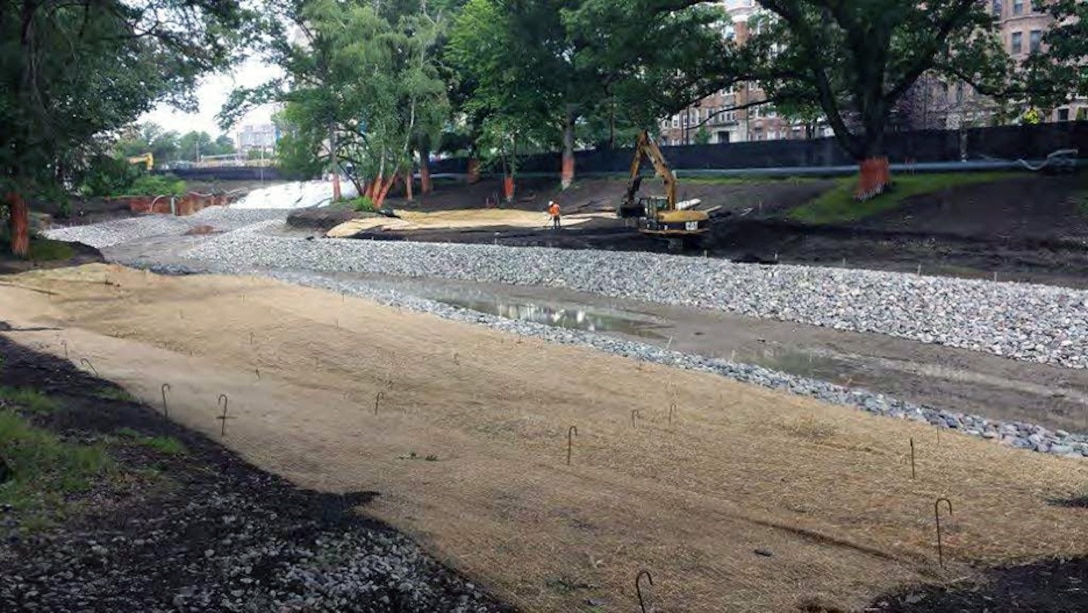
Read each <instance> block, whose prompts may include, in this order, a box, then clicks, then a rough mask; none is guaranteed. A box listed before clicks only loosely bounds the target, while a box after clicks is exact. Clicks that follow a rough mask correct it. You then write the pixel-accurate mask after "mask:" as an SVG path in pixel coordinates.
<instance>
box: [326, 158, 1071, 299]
mask: <svg viewBox="0 0 1088 613" xmlns="http://www.w3.org/2000/svg"><path fill="white" fill-rule="evenodd" d="M625 185H626V183H625V181H624V180H622V179H619V178H613V179H609V178H596V179H592V178H591V179H580V180H578V181H576V182H575V184H574V186H573V187H571V188H570V189H568V190H566V191H560V190H559V189H558V185H557V181H556V180H555V179H536V178H531V179H522V180H521V181H519V183H518V186H519V189H518V193H517V197H516V198H515V200H514V202H512V203H509V204H501V205H496V203H497V202H499V194H500V185H499V183H498V181H496V180H490V179H485V180H483V181H481V182H480V183H478V184H475V185H464V184H462V183H455V182H441V183H438V184H437V187H436V189H435V191H434V193H432V194H430V195H428V196H418V197H417V198H416V199H415V200H414V201H413V202H407V201H405V200H403V199H391V200H390V201H388V205H389V206H391V207H392V208H394V209H395V210H398V211H404V212H406V214H407V215H406V217H410V216H411V215H413V214H416V215H417V217H416V218H415V219H409V221H411V222H412V223H411V224H409V225H405V224H403V223H396V222H390V221H388V220H386V221H384V222H383V221H382V220H380V219H379V220H375V221H371V222H368V223H366V224H363V226H361V227H359V228H356V229H355V230H356V231H355V232H354V233H355V234H356V236H357V237H358V238H364V239H381V240H415V241H431V242H460V243H498V244H504V245H543V246H552V247H557V248H570V249H606V250H609V249H610V250H624V251H666V250H667V249H668V245H667V244H666V242H664V241H661V240H657V239H653V238H649V237H645V236H642V235H639V234H638V233H637V232H636V231H635V230H634V229H632V228H630V227H628V226H627V225H626V224H625V223H624V221H622V220H619V219H615V218H608V217H607V215H606V216H602V215H601V214H602V213H605V214H607V213H609V212H611V211H614V210H615V208H616V207H617V205H618V203H619V202H620V200H621V198H622V196H623V192H624V188H625ZM836 185H838V183H837V182H836V181H835V180H828V179H796V178H788V179H780V180H749V179H734V180H709V179H680V187H679V190H678V195H679V198H680V200H689V199H700V200H701V201H702V204H701V205H700V208H703V209H713V212H712V213H711V218H712V222H713V224H712V230H711V232H710V233H709V235H708V236H706V237H705V239H704V240H703V244H702V246H701V247H700V248H699V249H696V250H695V252H696V253H699V254H703V253H705V254H706V255H709V256H710V257H722V258H729V259H734V260H740V261H749V262H767V263H772V262H775V261H779V262H786V263H793V264H814V265H824V266H826V265H845V266H848V267H851V268H870V269H875V270H894V271H900V272H917V271H918V270H921V271H922V273H923V274H938V275H951V276H960V277H969V278H993V275H994V273H997V275H998V278H999V280H1006V281H1028V282H1038V283H1053V284H1059V285H1068V286H1073V287H1085V286H1088V277H1086V276H1085V274H1084V271H1085V270H1088V179H1086V178H1085V177H1084V176H1045V175H1035V174H1026V173H1024V174H1013V175H1010V176H1009V177H1008V178H1005V179H1002V180H997V181H993V182H987V183H981V184H976V185H964V186H960V187H954V188H951V189H945V190H941V191H938V192H935V193H930V194H923V195H920V196H913V197H910V198H907V199H906V200H905V201H904V202H903V204H902V205H901V206H899V207H896V208H894V209H893V210H890V211H886V212H883V213H879V214H876V215H873V216H871V217H866V218H862V219H859V220H857V221H853V222H849V223H835V224H821V225H813V224H803V223H799V222H796V221H794V220H792V219H791V218H790V217H789V213H790V211H791V210H793V209H794V208H796V207H798V206H801V205H804V204H806V203H807V202H810V201H812V200H813V199H814V198H816V197H818V196H819V195H821V194H822V193H824V192H825V191H827V190H829V189H832V188H834V187H835V186H836ZM660 193H661V187H660V184H659V182H658V181H656V180H654V179H652V178H647V179H646V180H644V181H643V183H642V191H641V194H643V195H652V194H660ZM553 198H554V199H556V200H558V201H559V202H560V204H561V205H562V207H563V213H564V219H565V220H566V224H565V226H566V227H565V228H564V229H563V230H562V231H561V232H553V231H552V230H551V229H550V228H549V222H548V217H547V215H546V214H545V212H544V211H545V209H546V208H547V203H548V201H549V200H550V199H553ZM488 208H493V210H490V212H488V213H487V214H486V217H480V216H482V215H484V214H483V213H480V212H477V213H472V212H465V211H480V210H481V209H488ZM504 210H505V211H511V215H510V223H506V224H504V223H503V217H502V214H501V211H504ZM514 211H516V212H514ZM525 211H529V212H532V213H534V214H536V215H537V222H536V223H535V224H534V223H532V220H531V218H528V217H526V216H525V214H524V213H523V212H525ZM436 212H441V213H442V218H445V219H449V217H450V216H451V215H461V216H463V217H462V219H461V220H460V221H461V223H458V224H456V225H451V224H449V223H443V222H442V218H438V219H434V220H425V219H424V218H426V215H422V216H420V215H418V214H419V213H424V214H426V213H436ZM314 214H316V215H317V216H319V217H320V216H322V215H331V214H332V211H331V210H330V211H329V212H327V213H320V212H318V213H314ZM472 220H476V222H477V223H465V222H466V221H472ZM339 221H343V218H342V217H341V218H338V219H333V220H332V221H331V222H330V223H329V224H326V226H325V227H322V224H321V223H320V222H314V220H313V219H311V220H310V224H309V228H311V229H312V228H314V227H318V228H321V229H324V230H328V229H330V228H332V227H333V226H334V225H336V223H338V222H339Z"/></svg>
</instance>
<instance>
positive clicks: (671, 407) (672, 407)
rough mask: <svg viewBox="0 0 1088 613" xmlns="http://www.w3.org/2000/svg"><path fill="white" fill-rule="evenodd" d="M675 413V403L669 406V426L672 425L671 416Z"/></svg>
mask: <svg viewBox="0 0 1088 613" xmlns="http://www.w3.org/2000/svg"><path fill="white" fill-rule="evenodd" d="M675 411H676V403H675V402H673V403H671V404H669V425H670V426H671V425H672V414H673V413H674V412H675Z"/></svg>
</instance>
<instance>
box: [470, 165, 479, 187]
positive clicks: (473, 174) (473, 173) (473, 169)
mask: <svg viewBox="0 0 1088 613" xmlns="http://www.w3.org/2000/svg"><path fill="white" fill-rule="evenodd" d="M479 182H480V160H477V159H476V158H469V159H468V184H469V185H473V184H476V183H479Z"/></svg>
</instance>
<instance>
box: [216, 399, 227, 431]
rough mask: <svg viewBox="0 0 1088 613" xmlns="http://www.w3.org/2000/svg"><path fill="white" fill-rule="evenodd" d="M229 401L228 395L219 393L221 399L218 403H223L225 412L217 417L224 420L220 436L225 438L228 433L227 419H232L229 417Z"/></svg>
mask: <svg viewBox="0 0 1088 613" xmlns="http://www.w3.org/2000/svg"><path fill="white" fill-rule="evenodd" d="M227 402H228V399H227V395H226V394H219V400H218V402H217V404H221V405H223V414H222V415H221V416H219V417H217V418H216V419H218V420H220V421H222V422H223V425H222V426H221V427H220V429H219V438H223V437H224V436H226V435H227V420H228V419H230V418H229V417H227Z"/></svg>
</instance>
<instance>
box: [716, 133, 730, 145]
mask: <svg viewBox="0 0 1088 613" xmlns="http://www.w3.org/2000/svg"><path fill="white" fill-rule="evenodd" d="M728 142H729V133H728V132H718V143H719V144H721V143H728Z"/></svg>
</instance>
